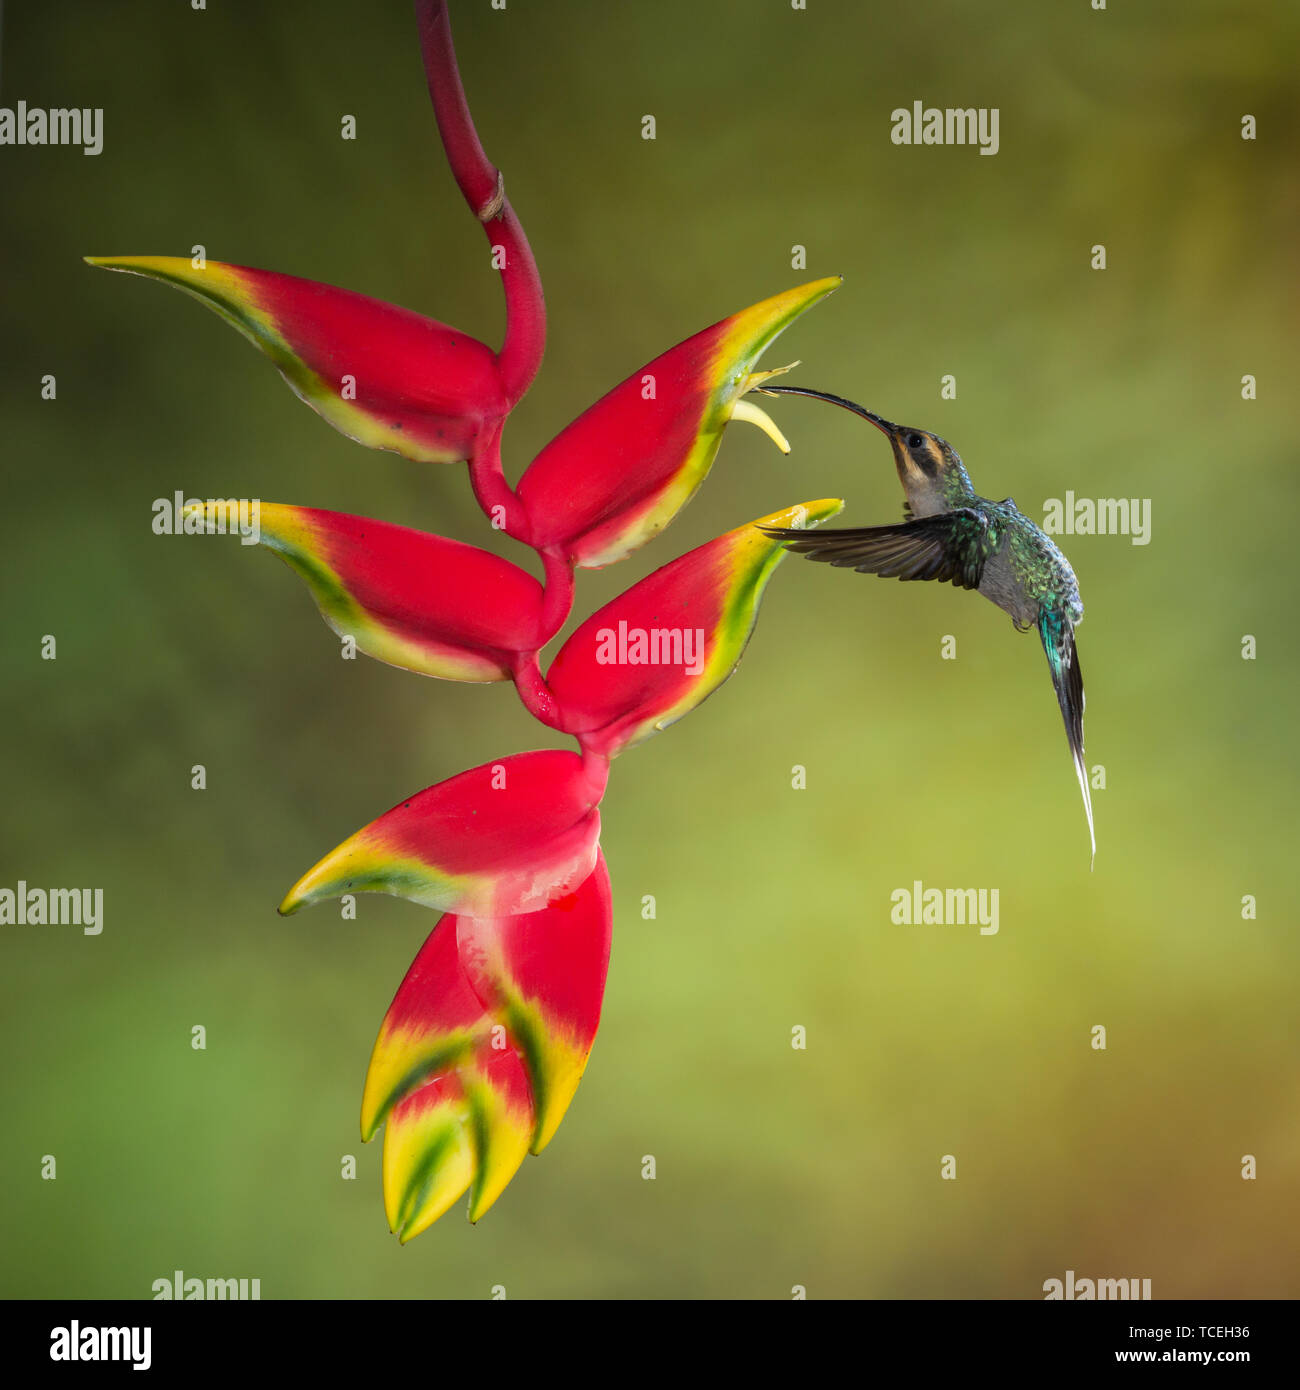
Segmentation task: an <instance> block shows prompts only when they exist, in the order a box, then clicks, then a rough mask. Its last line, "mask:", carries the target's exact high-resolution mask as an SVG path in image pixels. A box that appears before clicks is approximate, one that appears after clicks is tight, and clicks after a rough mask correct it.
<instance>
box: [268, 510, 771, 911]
mask: <svg viewBox="0 0 1300 1390" xmlns="http://www.w3.org/2000/svg"><path fill="white" fill-rule="evenodd" d="M774 524H778V523H774ZM608 773H609V768H608V764H606V763H603V762H602V761H600V760H599V759H590V758H589V759H585V760H584V759H583V758H581V757H579V756H578V754H576V753H569V752H564V751H561V750H548V751H543V752H535V753H515V754H512V755H511V756H510V757H506V758H501V759H499V760H498V761H496V762H493V763H484V764H483V765H482V766H480V767H475V768H471V769H470V770H469V771H468V772H462V773H460V774H459V775H457V776H455V777H452V778H449V779H448V780H447V781H445V782H439V783H437V784H436V785H435V786H432V787H426V788H425V790H424V791H422V792H418V793H416V795H415V796H412V797H410V798H409V799H408V800H406V801H403V802H401V803H400V804H399V805H397V806H394V807H393V809H392V810H391V811H388V812H386V813H385V814H384V815H382V816H380V817H379V819H378V820H375V821H371V823H370V824H369V825H367V826H365V827H363V828H362V829H361V830H358V831H357V833H356V834H355V835H353V836H351V837H350V838H348V839H347V840H345V841H344V842H343V843H342V844H341V845H339V846H338V848H337V849H335V850H333V851H331V853H329V854H327V855H326V856H325V858H324V859H322V860H321V861H320V863H318V864H317V865H315V866H314V867H313V868H311V869H309V870H308V871H307V872H306V873H305V874H304V875H303V876H302V878H300V879H299V880H298V882H297V883H295V884H294V886H293V887H292V888H291V889H290V890H289V892H288V894H287V895H286V896H285V899H284V901H283V902H282V903H281V904H280V912H281V913H282V914H284V915H286V916H288V915H289V914H290V913H294V912H297V911H298V910H299V909H300V908H303V907H308V906H310V905H311V904H312V903H316V902H319V901H320V900H321V899H322V898H336V897H338V896H339V895H340V894H343V893H361V892H372V893H391V894H393V895H394V896H396V897H399V898H409V899H411V900H412V901H413V902H417V903H421V904H423V905H424V906H425V907H434V908H438V909H439V910H440V911H443V912H465V913H469V914H471V915H473V916H477V917H504V916H508V915H510V914H512V913H516V912H534V911H536V910H538V909H539V908H542V907H545V906H547V904H548V903H551V902H554V901H555V900H556V899H559V898H562V897H564V896H565V895H566V894H569V893H571V892H573V890H574V889H575V888H577V886H578V885H579V884H580V883H582V882H583V880H584V879H585V878H586V877H587V876H588V874H590V873H591V870H592V866H593V865H594V864H595V862H596V843H597V839H598V837H599V834H600V813H599V811H598V810H597V809H596V807H597V804H598V803H599V801H600V798H601V796H602V795H603V794H604V790H605V781H606V779H607V777H608Z"/></svg>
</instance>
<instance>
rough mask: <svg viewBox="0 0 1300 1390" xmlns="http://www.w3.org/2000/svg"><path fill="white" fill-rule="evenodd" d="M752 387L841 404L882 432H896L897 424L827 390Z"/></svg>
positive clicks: (893, 433) (774, 393)
mask: <svg viewBox="0 0 1300 1390" xmlns="http://www.w3.org/2000/svg"><path fill="white" fill-rule="evenodd" d="M754 389H755V390H756V391H757V392H759V393H760V394H762V395H764V396H811V397H812V398H813V399H814V400H817V401H829V402H830V403H831V405H838V406H841V407H842V408H843V409H845V410H851V411H852V412H853V413H854V414H855V415H861V416H862V418H863V419H864V420H870V421H871V423H872V424H873V425H875V427H876V428H877V429H878V430H880V431H881V433H883V434H886V435H890V436H893V435H895V434H897V433H898V426H897V425H895V424H892V423H891V422H890V421H888V420H886V419H883V418H882V417H881V416H879V415H876V414H875V413H874V412H873V411H870V410H865V409H864V408H863V407H862V406H860V405H856V404H855V403H854V402H853V401H846V400H845V399H844V397H843V396H832V395H831V393H830V392H829V391H812V390H810V389H809V388H808V387H806V386H757V387H755V388H754Z"/></svg>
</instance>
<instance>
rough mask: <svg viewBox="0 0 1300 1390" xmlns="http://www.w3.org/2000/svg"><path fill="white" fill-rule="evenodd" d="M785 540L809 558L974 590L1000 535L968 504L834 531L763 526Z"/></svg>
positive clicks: (891, 576)
mask: <svg viewBox="0 0 1300 1390" xmlns="http://www.w3.org/2000/svg"><path fill="white" fill-rule="evenodd" d="M762 529H763V530H764V531H766V533H767V534H768V535H769V536H775V537H776V538H778V539H779V540H784V541H785V542H786V549H787V550H793V551H795V552H797V553H798V554H800V555H806V556H807V557H808V559H810V560H819V561H821V562H822V563H823V564H827V565H835V566H836V567H837V568H840V569H854V570H857V572H858V573H859V574H878V575H880V576H881V577H882V578H884V579H937V580H939V582H940V583H946V582H948V581H951V582H952V583H953V584H956V585H957V586H958V587H959V588H962V589H978V588H979V583H980V575H981V574H982V573H983V571H984V562H985V560H987V559H988V557H989V556H990V555H991V554H992V553H993V552H994V551H995V550H996V549H997V547H998V541H999V539H1000V537H999V536H998V535H997V533H996V531H995V530H994V528H993V527H991V526H990V524H989V520H988V518H987V517H986V516H985V515H984V514H983V513H982V512H977V511H975V510H974V509H973V508H970V507H959V508H958V509H957V510H956V511H951V512H940V513H939V514H938V515H937V516H923V517H914V518H913V519H912V520H911V521H904V522H903V523H902V524H901V525H899V526H857V527H844V528H841V529H839V530H830V531H817V532H815V533H810V532H808V531H787V530H782V529H779V528H777V527H768V526H765V527H763V528H762Z"/></svg>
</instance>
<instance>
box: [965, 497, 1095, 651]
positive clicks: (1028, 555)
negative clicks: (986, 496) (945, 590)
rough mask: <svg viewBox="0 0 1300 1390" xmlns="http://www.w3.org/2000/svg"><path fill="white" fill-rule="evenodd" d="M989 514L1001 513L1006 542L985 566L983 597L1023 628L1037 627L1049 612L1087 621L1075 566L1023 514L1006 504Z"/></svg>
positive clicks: (995, 505) (981, 589) (999, 517)
mask: <svg viewBox="0 0 1300 1390" xmlns="http://www.w3.org/2000/svg"><path fill="white" fill-rule="evenodd" d="M989 510H990V512H995V513H997V514H998V520H999V521H1000V522H1001V523H1002V524H1003V526H1004V527H1005V537H1004V539H1003V542H1002V545H1001V546H1000V547H999V549H998V551H997V552H996V554H993V555H990V556H989V558H988V559H987V560H986V561H985V563H984V572H983V574H982V575H981V577H980V587H979V591H980V593H981V594H983V595H984V597H985V598H987V599H988V600H989V601H990V602H992V603H996V604H997V606H998V607H999V608H1001V609H1002V610H1003V611H1004V612H1006V613H1009V614H1010V615H1011V617H1012V618H1013V619H1015V621H1016V622H1017V623H1020V624H1022V625H1023V624H1025V623H1036V622H1037V621H1038V615H1039V613H1040V612H1041V611H1042V610H1043V609H1044V608H1046V609H1049V610H1051V611H1053V612H1063V613H1065V614H1067V615H1068V616H1069V618H1070V621H1071V623H1073V624H1074V625H1076V626H1077V625H1078V624H1079V622H1080V621H1082V619H1083V602H1082V600H1081V599H1080V598H1079V582H1078V580H1077V579H1076V578H1075V577H1074V570H1073V569H1071V568H1070V562H1069V561H1068V560H1067V559H1066V558H1065V556H1064V555H1062V554H1061V552H1060V550H1059V549H1058V548H1057V547H1056V546H1055V545H1054V544H1053V542H1052V540H1051V538H1050V537H1049V536H1047V535H1046V534H1045V533H1044V532H1043V531H1041V530H1040V529H1039V528H1038V527H1037V526H1035V525H1034V523H1033V522H1032V521H1030V520H1029V518H1028V517H1026V516H1024V515H1023V514H1022V513H1021V512H1019V511H1016V510H1015V509H1014V508H1012V507H1009V506H1007V505H1005V504H1003V503H994V504H992V505H991V507H990V508H989Z"/></svg>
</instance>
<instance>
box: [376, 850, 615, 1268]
mask: <svg viewBox="0 0 1300 1390" xmlns="http://www.w3.org/2000/svg"><path fill="white" fill-rule="evenodd" d="M612 923H613V911H612V905H611V898H610V890H609V876H608V873H607V872H606V869H605V863H604V859H603V858H601V857H599V856H598V858H597V862H596V867H595V868H594V870H593V871H592V873H591V874H590V875H589V877H588V878H587V879H586V881H585V882H584V883H583V884H582V885H581V886H580V887H579V888H578V889H577V891H576V892H575V893H573V894H572V895H571V896H570V897H568V898H566V899H564V900H563V901H561V902H559V903H557V904H555V905H554V906H552V907H548V908H545V909H543V910H542V911H540V912H534V913H527V914H524V915H521V916H515V917H505V918H496V919H492V920H487V919H477V918H471V917H465V916H457V915H453V914H449V915H447V916H445V917H443V918H442V920H441V921H440V922H439V923H438V925H437V926H436V927H435V928H434V930H433V932H432V933H431V934H430V936H429V939H428V940H427V941H426V942H425V944H424V946H423V947H422V948H421V950H420V953H419V955H417V956H416V958H415V961H414V963H413V964H412V966H411V969H410V970H409V971H408V972H407V975H406V978H405V979H404V980H403V981H402V984H401V986H400V987H399V988H398V991H397V995H396V997H395V998H394V999H393V1002H392V1005H391V1006H390V1008H389V1010H388V1013H387V1015H386V1016H385V1018H384V1022H383V1025H382V1026H381V1028H380V1030H379V1037H378V1039H377V1040H376V1042H375V1047H374V1052H373V1053H372V1055H371V1059H370V1069H369V1072H368V1073H367V1076H366V1089H365V1095H364V1097H363V1100H362V1107H361V1132H362V1137H363V1138H364V1139H366V1140H369V1139H370V1138H371V1137H372V1136H373V1135H374V1133H375V1131H376V1130H377V1129H378V1127H379V1125H380V1124H381V1123H384V1122H385V1121H386V1122H387V1129H386V1132H385V1136H384V1162H383V1171H384V1203H385V1207H386V1210H387V1213H388V1220H389V1225H390V1227H391V1229H392V1230H394V1231H395V1232H397V1233H398V1235H399V1236H400V1238H401V1239H402V1241H403V1243H405V1242H406V1241H408V1240H410V1239H411V1238H412V1237H413V1236H416V1235H418V1234H419V1233H420V1232H421V1231H422V1230H425V1229H426V1228H427V1227H428V1226H430V1225H431V1224H432V1223H433V1222H434V1221H435V1220H437V1218H438V1217H439V1216H441V1215H442V1214H443V1212H445V1211H446V1210H447V1209H448V1207H450V1206H451V1204H452V1203H453V1202H455V1201H456V1200H457V1198H459V1197H460V1196H461V1195H462V1194H463V1193H464V1192H465V1191H466V1190H467V1189H468V1190H469V1192H470V1205H469V1216H470V1220H471V1221H477V1220H478V1218H479V1217H480V1216H481V1215H482V1214H483V1213H484V1212H485V1211H486V1210H487V1209H488V1208H489V1207H490V1206H491V1205H492V1203H493V1202H494V1201H495V1200H496V1198H497V1197H498V1196H499V1195H500V1193H501V1191H502V1190H503V1189H504V1187H505V1186H506V1184H507V1183H508V1182H509V1181H510V1179H511V1178H512V1177H513V1176H514V1174H515V1172H516V1170H517V1169H518V1167H519V1165H520V1163H521V1162H522V1161H523V1158H524V1155H525V1154H526V1153H527V1152H528V1150H529V1149H530V1148H531V1149H532V1151H533V1152H534V1153H540V1152H541V1150H542V1148H543V1147H544V1146H545V1145H546V1143H547V1142H548V1141H549V1139H550V1138H551V1136H552V1135H553V1134H554V1132H555V1128H556V1126H557V1125H558V1124H559V1122H560V1119H561V1118H562V1116H563V1114H564V1111H565V1109H566V1107H567V1106H568V1104H569V1101H570V1100H571V1099H572V1097H573V1093H574V1091H575V1089H576V1088H577V1084H578V1081H579V1079H580V1078H581V1075H582V1072H583V1070H584V1068H585V1066H586V1063H587V1057H588V1055H589V1053H590V1051H591V1045H592V1042H593V1040H594V1038H595V1035H596V1029H597V1026H598V1025H599V1022H600V1007H601V1001H602V999H603V996H604V991H605V976H606V972H607V969H608V963H609V947H610V932H611V927H612Z"/></svg>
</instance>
